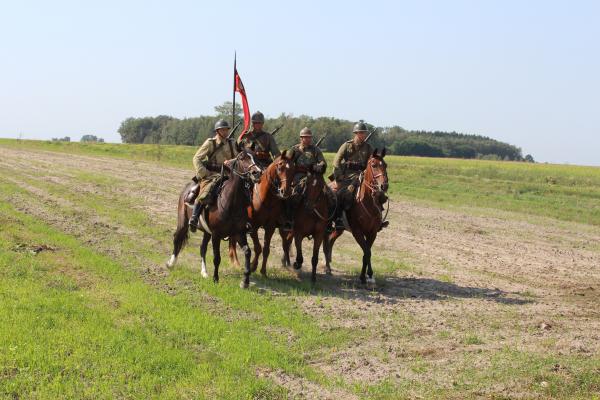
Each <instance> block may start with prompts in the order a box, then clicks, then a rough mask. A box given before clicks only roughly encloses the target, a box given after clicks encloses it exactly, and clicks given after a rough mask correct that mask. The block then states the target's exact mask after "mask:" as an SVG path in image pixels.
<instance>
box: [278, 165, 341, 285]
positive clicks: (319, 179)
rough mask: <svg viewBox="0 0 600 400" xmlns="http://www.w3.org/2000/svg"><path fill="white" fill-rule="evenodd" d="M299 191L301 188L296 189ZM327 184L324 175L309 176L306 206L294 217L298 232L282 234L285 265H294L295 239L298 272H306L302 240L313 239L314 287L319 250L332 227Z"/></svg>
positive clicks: (307, 177)
mask: <svg viewBox="0 0 600 400" xmlns="http://www.w3.org/2000/svg"><path fill="white" fill-rule="evenodd" d="M296 188H297V187H296ZM326 189H327V188H326V187H325V180H324V179H323V175H321V174H311V173H307V175H306V181H305V184H304V188H303V190H302V193H298V194H299V195H300V196H302V198H303V199H302V204H301V205H300V206H299V207H297V208H296V210H295V214H294V220H295V222H294V228H293V230H292V231H290V232H285V233H284V232H282V231H281V230H280V234H281V240H282V242H283V243H282V244H283V258H282V264H283V265H284V266H289V265H290V246H291V242H292V238H293V239H294V244H295V246H296V261H295V262H294V269H297V270H298V269H300V268H302V262H303V261H304V258H303V257H302V239H304V238H305V237H308V236H312V237H313V252H312V258H311V263H312V275H311V280H312V282H313V283H315V282H316V281H317V264H318V262H319V250H320V249H321V244H322V243H323V240H324V239H325V236H326V233H325V230H326V229H327V225H328V223H329V207H328V202H327V195H326V193H325V190H326ZM294 190H296V189H294Z"/></svg>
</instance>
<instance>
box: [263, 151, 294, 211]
mask: <svg viewBox="0 0 600 400" xmlns="http://www.w3.org/2000/svg"><path fill="white" fill-rule="evenodd" d="M294 167H295V165H294V157H293V152H291V151H287V150H284V151H283V153H281V155H280V156H279V157H277V158H276V159H275V160H273V163H272V164H271V165H269V167H268V168H267V172H266V173H267V179H269V180H270V181H271V182H272V183H271V184H272V185H273V186H274V187H275V188H276V190H277V197H279V198H280V199H287V198H288V197H290V195H291V192H292V180H293V179H294V173H295V168H294Z"/></svg>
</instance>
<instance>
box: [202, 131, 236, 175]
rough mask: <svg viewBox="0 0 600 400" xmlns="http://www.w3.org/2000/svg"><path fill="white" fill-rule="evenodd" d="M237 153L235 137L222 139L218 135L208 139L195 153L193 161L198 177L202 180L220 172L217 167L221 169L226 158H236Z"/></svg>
mask: <svg viewBox="0 0 600 400" xmlns="http://www.w3.org/2000/svg"><path fill="white" fill-rule="evenodd" d="M227 142H229V144H228V143H227ZM237 153H238V151H237V147H236V145H235V140H234V139H221V137H220V136H218V135H217V137H212V138H208V139H206V140H205V141H204V143H202V146H200V148H198V151H196V154H195V155H194V161H193V162H194V169H195V170H196V177H197V178H198V179H199V180H202V179H205V178H207V177H209V176H211V175H215V174H219V172H217V171H216V169H220V167H221V166H222V165H223V162H224V161H225V160H230V159H232V158H234V157H235V156H236V155H237ZM207 167H208V168H207ZM211 169H212V171H211Z"/></svg>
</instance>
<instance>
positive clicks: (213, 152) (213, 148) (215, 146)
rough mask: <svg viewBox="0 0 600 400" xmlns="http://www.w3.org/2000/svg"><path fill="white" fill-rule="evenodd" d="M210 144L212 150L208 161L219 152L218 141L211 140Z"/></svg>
mask: <svg viewBox="0 0 600 400" xmlns="http://www.w3.org/2000/svg"><path fill="white" fill-rule="evenodd" d="M209 140H210V139H209ZM210 142H211V143H212V149H211V150H210V153H209V154H208V157H207V161H210V159H211V158H212V157H213V156H214V155H215V152H216V151H217V141H216V140H210Z"/></svg>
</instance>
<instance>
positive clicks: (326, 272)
mask: <svg viewBox="0 0 600 400" xmlns="http://www.w3.org/2000/svg"><path fill="white" fill-rule="evenodd" d="M325 275H329V276H331V275H332V274H331V268H329V267H325Z"/></svg>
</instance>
